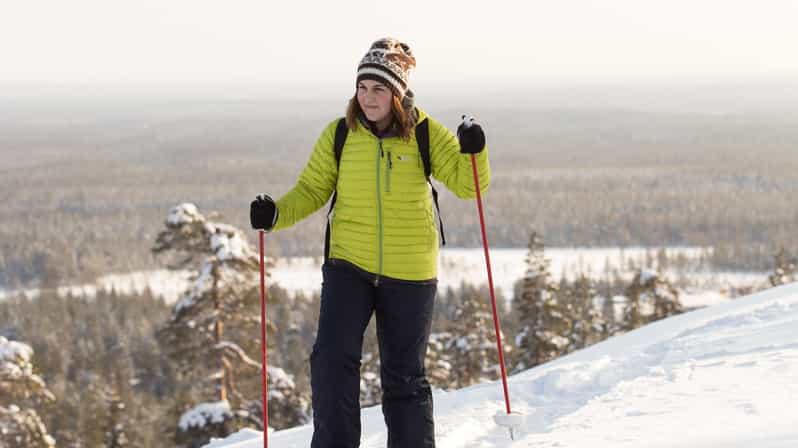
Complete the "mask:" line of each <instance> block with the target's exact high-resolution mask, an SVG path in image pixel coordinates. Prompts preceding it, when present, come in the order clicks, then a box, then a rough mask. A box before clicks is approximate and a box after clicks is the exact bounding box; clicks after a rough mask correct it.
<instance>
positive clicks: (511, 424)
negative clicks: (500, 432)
mask: <svg viewBox="0 0 798 448" xmlns="http://www.w3.org/2000/svg"><path fill="white" fill-rule="evenodd" d="M473 120H474V119H473V118H470V117H469V118H466V116H465V115H463V124H464V125H465V127H466V128H468V127H470V126H471V124H472V122H473ZM471 168H472V170H473V172H474V187H475V189H476V191H477V209H478V210H479V224H480V228H481V229H482V246H483V247H484V249H485V266H487V269H488V287H489V288H490V300H491V305H492V307H493V327H494V329H495V331H496V346H497V348H498V350H499V366H500V367H501V373H502V387H503V389H504V404H505V408H506V410H507V415H506V416H503V415H498V416H496V417H494V420H495V421H496V423H497V424H499V425H501V426H506V427H508V428H509V430H510V439H513V438H514V437H513V428H517V427H519V426H520V425H521V424H522V421H523V419H522V416H521V415H520V414H512V411H511V410H510V392H509V389H508V388H507V370H506V369H505V366H504V350H503V349H502V336H501V329H500V325H499V314H498V313H497V312H496V294H495V293H494V291H493V273H492V272H491V268H490V252H489V251H488V236H487V232H485V215H484V212H483V210H482V193H481V192H480V188H479V175H478V173H477V159H476V155H475V154H471Z"/></svg>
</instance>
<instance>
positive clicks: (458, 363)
mask: <svg viewBox="0 0 798 448" xmlns="http://www.w3.org/2000/svg"><path fill="white" fill-rule="evenodd" d="M487 294H488V293H487V291H486V290H476V289H474V288H463V290H462V297H461V300H460V306H459V307H458V308H457V310H456V311H455V319H454V322H453V323H452V328H451V330H450V332H451V333H452V334H453V337H452V340H451V341H450V342H449V349H448V351H449V352H450V353H451V354H452V355H451V360H452V371H451V373H452V377H453V380H454V384H455V385H456V386H455V387H457V388H461V387H466V386H470V385H472V384H476V383H480V382H483V381H490V380H495V379H497V378H498V377H499V374H500V372H499V362H498V352H497V349H496V337H495V334H494V333H495V330H494V326H493V315H492V311H491V305H490V301H489V299H488V298H487Z"/></svg>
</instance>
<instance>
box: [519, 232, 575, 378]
mask: <svg viewBox="0 0 798 448" xmlns="http://www.w3.org/2000/svg"><path fill="white" fill-rule="evenodd" d="M544 249H545V248H544V245H543V241H542V239H541V238H540V236H539V235H538V234H537V233H536V232H532V235H531V237H530V240H529V254H528V255H527V259H526V263H527V271H526V275H525V276H524V281H523V287H522V293H521V296H520V297H518V298H516V299H515V300H514V301H513V306H514V307H516V309H517V313H518V315H519V322H520V331H519V332H518V335H517V336H516V338H515V346H516V356H515V360H514V361H515V362H514V365H515V367H514V371H516V372H518V371H521V370H525V369H529V368H531V367H534V366H536V365H538V364H542V363H544V362H546V361H549V360H551V359H554V358H556V357H558V356H560V355H562V354H564V353H566V352H567V351H568V350H569V347H570V344H571V342H570V340H569V338H568V336H569V334H570V332H571V328H572V325H573V324H572V319H571V317H570V310H569V309H568V308H567V307H566V306H564V305H563V304H561V303H559V302H558V300H557V294H558V291H559V289H560V288H559V286H558V285H557V284H556V283H555V282H554V280H553V279H552V277H551V273H550V272H549V260H548V259H546V258H545V256H544Z"/></svg>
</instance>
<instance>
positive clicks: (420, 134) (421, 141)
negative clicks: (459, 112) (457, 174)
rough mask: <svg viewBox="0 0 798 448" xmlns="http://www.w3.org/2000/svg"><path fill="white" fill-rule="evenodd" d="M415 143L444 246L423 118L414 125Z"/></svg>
mask: <svg viewBox="0 0 798 448" xmlns="http://www.w3.org/2000/svg"><path fill="white" fill-rule="evenodd" d="M416 141H417V142H418V152H419V155H420V156H421V161H422V162H423V163H424V176H425V177H426V178H427V183H428V184H429V186H430V188H432V200H433V201H434V202H435V210H437V212H438V224H439V225H440V229H441V245H443V246H445V245H446V235H445V234H444V233H443V218H441V207H440V205H438V190H436V189H435V186H434V185H432V181H431V180H430V176H431V175H432V160H431V158H430V154H429V122H428V121H427V119H426V118H425V119H424V120H423V121H421V123H418V124H417V125H416Z"/></svg>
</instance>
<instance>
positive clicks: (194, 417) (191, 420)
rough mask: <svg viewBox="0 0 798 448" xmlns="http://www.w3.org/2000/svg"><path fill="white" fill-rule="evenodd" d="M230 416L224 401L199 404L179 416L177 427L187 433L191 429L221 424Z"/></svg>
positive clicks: (227, 404)
mask: <svg viewBox="0 0 798 448" xmlns="http://www.w3.org/2000/svg"><path fill="white" fill-rule="evenodd" d="M232 416H233V414H232V412H231V411H230V403H228V402H227V401H226V400H222V401H216V402H212V403H200V404H198V405H196V406H194V407H193V408H192V409H191V410H189V411H187V412H185V413H184V414H183V415H181V416H180V423H179V424H178V426H179V427H180V429H182V430H183V431H187V430H188V429H189V428H192V427H197V428H202V427H204V426H205V425H208V424H213V423H222V422H223V421H224V420H225V419H226V418H231V417H232Z"/></svg>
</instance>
